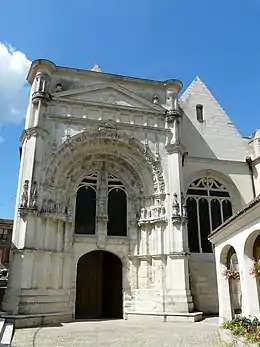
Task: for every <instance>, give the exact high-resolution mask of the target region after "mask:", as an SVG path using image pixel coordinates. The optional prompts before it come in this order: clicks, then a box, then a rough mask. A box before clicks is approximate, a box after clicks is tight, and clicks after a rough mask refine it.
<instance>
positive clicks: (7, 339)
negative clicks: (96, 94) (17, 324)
mask: <svg viewBox="0 0 260 347" xmlns="http://www.w3.org/2000/svg"><path fill="white" fill-rule="evenodd" d="M13 333H14V325H13V323H6V322H5V320H4V319H0V347H9V346H11V342H12V338H13Z"/></svg>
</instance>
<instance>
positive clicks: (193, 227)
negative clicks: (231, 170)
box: [187, 177, 232, 253]
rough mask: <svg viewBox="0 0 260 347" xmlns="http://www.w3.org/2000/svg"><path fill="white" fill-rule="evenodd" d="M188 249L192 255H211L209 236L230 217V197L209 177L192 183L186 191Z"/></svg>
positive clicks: (221, 186)
mask: <svg viewBox="0 0 260 347" xmlns="http://www.w3.org/2000/svg"><path fill="white" fill-rule="evenodd" d="M187 213H188V218H189V222H188V239H189V248H190V251H191V252H194V253H211V252H212V246H211V243H210V242H209V240H208V236H209V234H210V233H211V232H212V231H213V230H214V229H216V228H217V227H218V226H219V225H220V224H222V223H223V222H224V221H225V220H227V219H228V218H229V217H231V215H232V205H231V201H230V195H229V193H228V191H227V189H226V187H224V186H223V185H222V184H221V183H219V182H218V181H216V180H215V179H213V178H211V177H203V178H200V179H198V180H196V181H194V182H193V183H192V184H191V185H190V187H189V189H188V191H187Z"/></svg>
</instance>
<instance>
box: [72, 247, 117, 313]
mask: <svg viewBox="0 0 260 347" xmlns="http://www.w3.org/2000/svg"><path fill="white" fill-rule="evenodd" d="M122 307H123V305H122V263H121V260H120V259H119V258H118V257H117V256H116V255H114V254H112V253H110V252H106V251H93V252H90V253H86V254H85V255H83V256H82V257H81V258H80V259H79V261H78V266H77V284H76V307H75V318H76V319H116V318H122V316H123V308H122Z"/></svg>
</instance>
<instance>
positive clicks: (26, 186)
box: [20, 180, 29, 208]
mask: <svg viewBox="0 0 260 347" xmlns="http://www.w3.org/2000/svg"><path fill="white" fill-rule="evenodd" d="M28 189H29V180H25V181H24V185H23V193H22V196H21V203H20V207H21V208H27V207H28V201H29V195H28Z"/></svg>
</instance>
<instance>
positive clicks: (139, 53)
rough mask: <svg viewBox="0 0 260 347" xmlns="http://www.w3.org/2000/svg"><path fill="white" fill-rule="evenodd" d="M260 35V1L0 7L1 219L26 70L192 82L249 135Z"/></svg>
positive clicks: (9, 208)
mask: <svg viewBox="0 0 260 347" xmlns="http://www.w3.org/2000/svg"><path fill="white" fill-rule="evenodd" d="M259 33H260V0H249V1H248V0H247V1H246V0H228V1H227V0H219V1H209V0H197V1H194V0H182V1H180V0H178V1H177V0H161V1H158V0H131V1H130V0H110V1H108V0H74V1H61V0H56V1H53V0H45V1H41V2H35V1H33V0H23V1H21V0H9V1H2V2H1V5H0V42H1V43H2V45H0V140H1V139H2V141H1V143H0V162H1V168H2V169H1V170H0V182H1V186H0V189H1V190H0V218H1V217H9V218H12V217H13V213H14V202H15V196H16V184H17V177H18V169H19V151H18V148H19V137H20V134H21V132H22V128H23V116H24V114H25V108H26V102H27V99H26V98H27V93H28V87H26V86H24V77H25V75H26V72H27V69H28V66H29V63H30V61H32V60H34V59H37V58H47V59H50V60H52V61H54V62H55V63H56V64H57V65H64V66H70V67H77V68H86V69H87V68H89V66H90V65H91V64H92V63H93V62H98V64H99V65H100V66H101V68H102V69H103V71H105V72H111V73H117V74H126V75H132V76H137V77H145V78H152V79H159V80H164V79H167V78H173V77H176V78H179V79H181V80H182V81H183V83H184V86H185V87H187V85H188V84H189V83H190V82H191V81H192V79H193V78H194V77H195V76H196V75H199V76H200V77H201V79H202V80H203V81H204V82H205V83H206V85H207V86H208V87H209V88H210V90H211V91H212V93H213V94H214V96H215V97H216V98H217V99H218V101H219V102H220V104H221V105H222V107H223V108H224V109H225V110H226V111H227V113H228V115H229V116H230V117H231V119H232V120H233V121H234V123H235V124H236V125H237V127H238V129H239V131H240V132H241V133H242V134H243V135H249V134H250V133H251V132H252V131H253V130H254V129H255V128H257V127H258V126H259V122H258V113H260V112H259V110H258V102H257V101H258V100H259V93H260V88H259V80H260V69H259V62H260V40H259ZM3 44H5V45H10V46H12V47H13V48H14V49H15V50H16V52H15V53H14V52H11V53H10V51H9V50H7V49H6V46H4V45H3ZM9 49H10V48H9Z"/></svg>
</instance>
